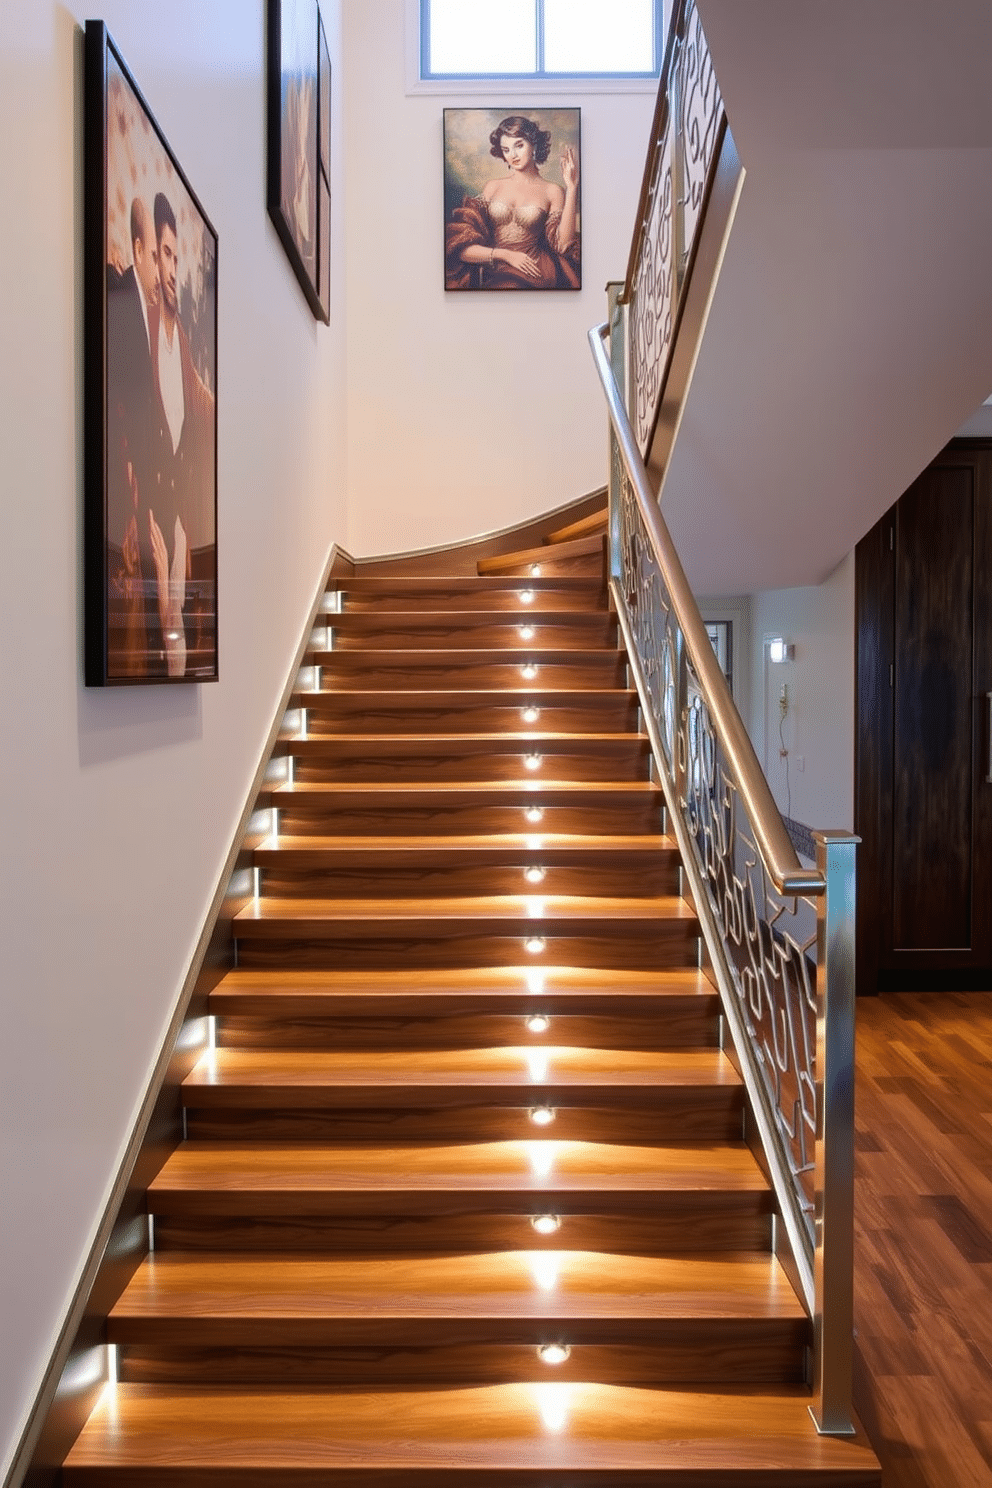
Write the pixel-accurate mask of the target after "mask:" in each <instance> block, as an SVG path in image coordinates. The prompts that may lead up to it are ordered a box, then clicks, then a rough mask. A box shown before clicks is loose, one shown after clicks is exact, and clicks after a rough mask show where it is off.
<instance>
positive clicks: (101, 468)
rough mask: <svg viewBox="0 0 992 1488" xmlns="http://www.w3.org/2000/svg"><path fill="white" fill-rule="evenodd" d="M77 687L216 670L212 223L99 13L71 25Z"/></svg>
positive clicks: (182, 678)
mask: <svg viewBox="0 0 992 1488" xmlns="http://www.w3.org/2000/svg"><path fill="white" fill-rule="evenodd" d="M85 56H86V61H85V88H86V101H85V125H84V135H85V140H84V157H85V158H84V171H85V198H84V234H85V246H84V269H83V272H84V301H85V308H84V345H85V351H84V355H85V379H84V382H85V391H84V437H85V467H84V569H85V572H84V621H85V645H84V652H85V676H86V683H87V685H88V686H94V687H105V686H111V685H118V684H147V683H177V682H211V681H216V679H217V675H218V671H217V234H216V233H215V231H214V229H213V227H212V226H211V224H210V221H209V219H208V217H207V215H206V213H205V212H204V210H203V208H202V206H201V205H200V202H199V200H198V199H197V197H196V195H195V193H194V191H193V188H192V187H191V186H190V184H189V181H188V180H187V179H186V176H185V175H184V173H183V171H182V168H181V167H180V165H179V162H178V160H177V159H176V157H175V155H174V154H173V153H172V150H171V149H170V148H169V145H168V142H167V141H166V138H165V136H164V134H163V133H162V131H161V129H160V128H159V126H158V124H157V123H156V121H155V118H154V116H153V114H152V112H151V110H150V109H149V107H148V104H147V103H146V102H145V100H144V98H143V97H142V95H141V93H140V91H139V90H138V87H137V84H136V83H135V81H134V79H133V78H132V76H131V74H130V73H129V71H128V69H127V67H126V66H125V64H124V61H123V59H122V57H121V54H120V52H119V51H118V50H117V48H116V46H115V45H114V42H113V41H112V40H111V38H110V36H109V34H108V32H107V29H106V26H105V25H104V23H103V22H102V21H87V23H86V52H85Z"/></svg>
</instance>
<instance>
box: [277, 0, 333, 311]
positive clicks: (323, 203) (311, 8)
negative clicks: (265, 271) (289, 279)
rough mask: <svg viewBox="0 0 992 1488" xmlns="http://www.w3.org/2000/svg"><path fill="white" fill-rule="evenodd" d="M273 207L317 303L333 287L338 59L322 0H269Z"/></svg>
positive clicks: (317, 306) (310, 299)
mask: <svg viewBox="0 0 992 1488" xmlns="http://www.w3.org/2000/svg"><path fill="white" fill-rule="evenodd" d="M268 24H269V40H268V48H269V86H268V111H269V119H268V206H269V216H270V217H271V218H272V221H273V223H274V224H275V228H276V231H277V232H278V234H279V237H280V239H281V241H282V245H283V247H284V248H285V250H286V256H287V258H288V259H289V261H290V263H291V264H292V266H293V271H294V273H295V274H296V277H297V279H298V280H299V282H300V287H301V288H302V290H303V293H304V295H305V296H306V298H307V303H308V304H309V306H310V309H311V310H312V311H313V313H314V315H315V316H316V317H317V319H318V320H322V321H324V323H325V324H326V323H327V322H328V321H329V319H330V288H331V242H330V233H331V188H330V179H331V57H330V52H329V51H328V49H327V37H326V35H325V32H324V23H323V20H322V18H321V14H320V6H319V5H318V3H317V0H269V16H268Z"/></svg>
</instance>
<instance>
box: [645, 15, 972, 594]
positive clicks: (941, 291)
mask: <svg viewBox="0 0 992 1488" xmlns="http://www.w3.org/2000/svg"><path fill="white" fill-rule="evenodd" d="M697 3H698V7H699V11H700V15H701V17H702V21H703V26H704V28H705V31H706V35H707V38H708V41H709V45H710V49H711V52H712V55H713V60H714V64H715V67H716V73H717V77H718V78H719V81H720V86H721V88H722V91H723V95H724V99H725V102H726V108H727V115H728V119H729V121H730V127H731V130H732V132H733V135H734V140H735V143H736V145H737V149H738V152H739V154H740V156H741V159H742V161H743V162H744V166H745V168H746V172H747V175H746V179H745V182H744V188H743V192H742V195H741V201H740V206H739V208H738V212H737V217H736V220H735V222H734V226H733V229H732V232H731V236H730V241H729V245H728V249H727V253H726V258H725V260H724V265H723V270H722V273H721V276H720V280H719V283H718V285H717V287H716V291H715V294H714V297H713V302H712V307H711V310H710V317H709V321H708V324H707V328H706V332H705V334H704V337H703V343H702V348H701V351H700V354H699V358H698V362H697V364H696V370H695V373H694V377H693V381H692V385H691V388H690V391H689V396H688V401H687V404H686V409H685V413H684V416H683V421H682V425H681V430H680V433H679V438H678V441H677V443H676V447H675V451H674V453H673V456H672V460H671V463H670V468H669V471H668V474H667V477H666V480H665V485H664V489H663V494H662V506H663V510H664V512H665V516H666V518H667V520H668V523H669V526H670V527H671V530H672V534H673V536H674V538H675V541H676V545H677V546H678V548H679V551H680V553H681V555H682V559H683V562H684V564H685V567H686V570H687V573H688V575H689V579H690V582H691V584H692V587H693V588H694V589H695V591H696V592H697V593H705V594H708V595H719V594H740V593H752V592H755V591H757V590H761V589H770V588H788V587H792V586H796V585H803V584H812V583H818V582H819V581H820V580H822V579H823V578H824V577H826V575H827V574H828V573H830V572H831V571H832V569H833V568H834V567H835V566H836V564H837V563H838V562H840V560H841V559H842V558H843V557H844V556H845V555H846V554H847V553H848V552H850V550H851V548H852V547H853V546H854V544H855V543H856V542H857V541H858V539H859V538H860V537H861V536H862V535H863V533H864V532H866V531H867V530H868V528H869V527H871V526H872V524H873V523H874V522H875V521H876V519H877V518H878V517H879V516H880V515H881V514H882V512H884V511H885V510H886V508H887V507H888V506H890V505H891V504H892V502H893V501H895V500H896V499H897V498H898V496H899V495H900V494H901V493H902V491H903V490H905V488H906V487H907V486H908V485H909V484H910V482H911V481H912V480H913V479H914V478H915V476H916V475H917V474H918V473H919V472H920V470H922V469H923V467H924V466H925V465H926V464H928V463H929V461H930V460H931V459H932V458H933V456H934V455H935V454H936V453H937V452H938V451H939V450H940V449H941V448H942V446H943V445H944V444H945V443H946V442H947V440H948V439H949V438H951V437H952V435H954V433H955V432H956V431H957V430H958V429H959V428H960V427H961V425H962V424H963V423H964V421H965V420H967V419H968V418H969V416H970V415H972V414H973V413H974V411H975V410H976V409H977V408H978V407H979V405H981V404H982V403H983V401H984V400H985V399H986V398H987V397H988V395H989V393H990V391H992V88H990V87H989V82H988V74H989V69H990V67H992V4H990V3H989V0H941V4H940V5H939V6H937V5H935V4H933V0H925V3H924V0H697ZM990 428H992V426H990Z"/></svg>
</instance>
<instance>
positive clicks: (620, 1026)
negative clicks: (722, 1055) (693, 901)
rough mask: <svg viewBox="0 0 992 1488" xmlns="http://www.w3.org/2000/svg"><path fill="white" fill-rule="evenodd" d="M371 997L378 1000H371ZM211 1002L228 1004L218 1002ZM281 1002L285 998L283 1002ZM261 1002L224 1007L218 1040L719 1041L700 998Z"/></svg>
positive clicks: (439, 1043)
mask: <svg viewBox="0 0 992 1488" xmlns="http://www.w3.org/2000/svg"><path fill="white" fill-rule="evenodd" d="M370 1001H371V999H370ZM211 1006H212V1007H217V1006H221V1004H219V1003H218V1002H216V1001H215V1002H212V1004H211ZM280 1006H281V1004H280ZM268 1012H269V1008H268V1006H267V1005H266V1004H260V1005H259V1010H258V1012H257V1013H247V1014H246V1015H245V1016H243V1017H242V1016H234V1015H231V1014H228V1013H220V1014H219V1015H217V1016H219V1019H220V1021H219V1023H218V1026H217V1037H218V1042H219V1043H220V1044H221V1045H222V1046H223V1047H224V1048H228V1049H315V1050H319V1049H338V1050H340V1049H356V1050H358V1049H487V1048H501V1047H506V1046H511V1047H512V1046H519V1045H520V1044H521V1043H523V1042H524V1041H525V1040H527V1041H530V1042H532V1043H533V1045H534V1047H535V1048H540V1047H541V1043H542V1041H543V1042H544V1043H547V1042H548V1040H549V1039H553V1040H554V1041H555V1042H556V1043H561V1044H567V1045H570V1046H573V1047H575V1046H580V1045H583V1046H585V1047H587V1048H592V1049H688V1048H715V1047H716V1045H717V1042H718V1036H717V1028H716V1016H715V1013H716V1009H715V1006H714V1005H713V1004H711V1003H709V1002H707V1001H706V1000H705V999H702V998H699V999H696V1000H695V1002H690V1003H689V1004H688V1005H687V1006H686V1007H685V1009H684V1010H683V1009H680V1008H666V1007H660V1008H659V1009H658V1011H657V1013H656V1014H655V1015H654V1016H638V1015H637V1014H634V1013H624V1011H623V1010H622V1008H618V1010H617V1013H616V1016H615V1017H610V1016H603V1017H588V1016H583V1015H581V1014H579V1015H570V1014H565V1013H562V1012H560V1011H559V1010H558V1005H557V1002H556V1000H555V999H554V998H553V997H549V996H547V995H546V994H545V995H542V996H541V997H539V998H531V1005H530V1007H529V1008H528V1009H527V1010H526V1012H525V1011H519V1012H516V1013H507V1014H506V1015H504V1016H499V1015H496V1014H489V1013H477V1014H465V1015H463V1016H462V1015H459V1014H457V1013H453V1012H448V1013H443V1012H438V1013H436V1014H427V1015H426V1016H424V1017H422V1018H418V1017H417V1016H416V1015H415V1014H414V1013H413V1012H408V1013H406V1014H401V1015H396V1014H393V1015H390V1014H389V1013H388V1012H386V1011H385V1010H384V1011H383V1013H382V1014H377V1013H376V1010H375V1006H374V1002H372V1005H371V1006H370V1007H369V1008H368V1009H367V1010H366V1011H365V1012H361V1013H358V1014H355V1015H352V1016H349V1017H345V1016H343V1015H342V1014H337V1015H335V1014H333V1013H330V1012H329V1013H328V1014H327V1015H326V1016H324V1017H320V1016H316V1015H314V1014H313V1013H311V1012H310V1011H306V1012H296V1011H295V1010H290V1009H287V1010H286V1011H284V1012H282V1014H281V1016H267V1013H268ZM535 1012H541V1013H544V1014H546V1015H549V1016H550V1017H551V1019H552V1023H551V1028H550V1030H549V1031H548V1032H547V1033H546V1034H542V1035H532V1034H531V1033H530V1032H529V1031H528V1029H527V1026H526V1017H527V1016H530V1015H532V1014H533V1013H535Z"/></svg>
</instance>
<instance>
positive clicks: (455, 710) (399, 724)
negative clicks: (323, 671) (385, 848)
mask: <svg viewBox="0 0 992 1488" xmlns="http://www.w3.org/2000/svg"><path fill="white" fill-rule="evenodd" d="M291 707H292V709H293V710H294V711H296V710H303V711H305V713H306V728H300V729H296V728H295V727H294V728H292V729H291V730H290V732H291V733H299V734H300V735H301V736H302V737H306V736H307V735H308V734H309V735H312V736H318V737H319V736H322V735H334V734H354V733H372V732H376V733H380V734H410V733H414V732H415V733H419V734H423V733H433V734H435V735H438V734H464V733H491V734H497V735H499V734H504V733H510V734H515V733H519V732H520V730H521V729H522V728H523V727H525V726H526V718H525V716H524V715H525V714H526V715H527V717H530V716H531V710H532V709H534V708H536V709H537V710H538V713H539V716H540V720H541V725H542V727H543V728H545V729H548V730H549V731H551V732H554V733H568V732H575V733H603V732H605V731H607V730H609V731H615V732H621V733H637V732H639V726H640V723H639V712H638V707H639V705H638V700H637V693H636V692H634V691H633V690H632V689H626V690H624V689H622V688H616V687H608V688H598V689H597V688H592V687H585V688H572V689H567V688H562V689H559V690H558V691H552V690H548V689H545V688H540V687H536V686H535V687H530V688H527V687H518V688H515V689H513V690H512V691H511V690H510V689H508V688H503V689H502V690H500V689H496V690H493V689H489V690H485V689H483V690H477V691H474V692H468V691H462V692H451V691H443V690H441V691H433V692H429V691H425V690H420V691H416V690H410V689H407V690H405V691H395V690H394V691H391V692H380V693H369V692H363V691H355V690H354V689H349V690H346V689H343V688H336V689H335V690H334V691H333V692H313V691H307V692H304V691H299V692H295V693H294V694H293V696H292V699H291Z"/></svg>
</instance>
